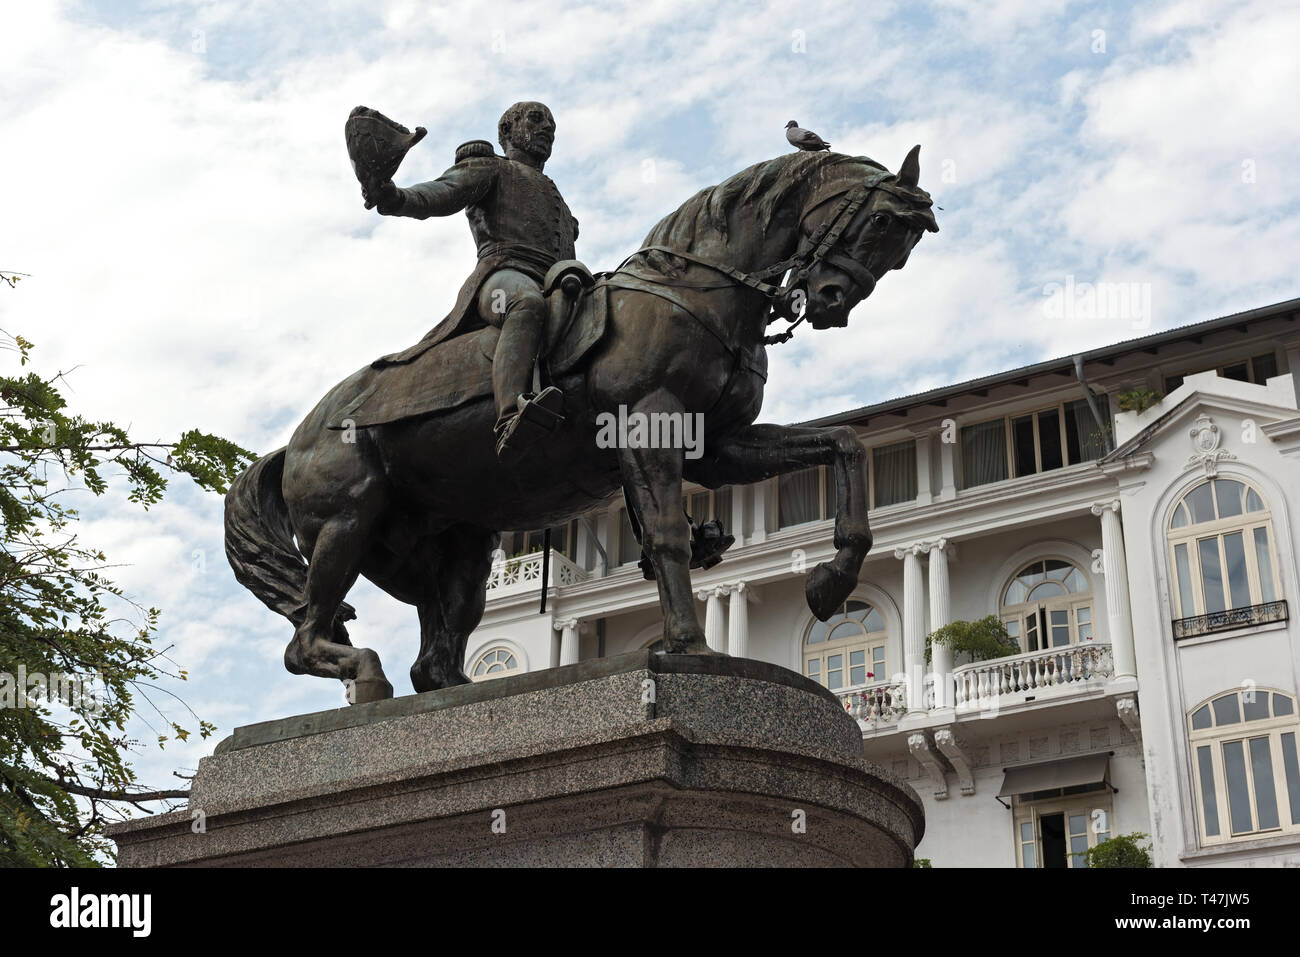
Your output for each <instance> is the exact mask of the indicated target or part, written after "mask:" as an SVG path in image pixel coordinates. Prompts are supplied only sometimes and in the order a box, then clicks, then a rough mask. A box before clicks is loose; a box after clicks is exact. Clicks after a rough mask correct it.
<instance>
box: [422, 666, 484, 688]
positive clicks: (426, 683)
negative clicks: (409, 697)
mask: <svg viewBox="0 0 1300 957" xmlns="http://www.w3.org/2000/svg"><path fill="white" fill-rule="evenodd" d="M471 683H472V682H471V679H470V676H469V675H467V674H465V672H464V671H463V670H461V669H457V670H456V671H453V672H452V673H451V674H445V673H443V672H441V671H432V672H426V671H424V670H423V669H422V668H421V667H420V666H419V665H418V664H417V665H414V666H412V668H411V686H412V687H413V688H415V690H416V691H417V692H418V693H420V694H423V693H424V692H426V691H441V690H442V689H443V688H454V687H455V686H456V685H467V684H471Z"/></svg>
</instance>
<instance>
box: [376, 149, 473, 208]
mask: <svg viewBox="0 0 1300 957" xmlns="http://www.w3.org/2000/svg"><path fill="white" fill-rule="evenodd" d="M495 176H496V168H495V165H494V164H492V163H490V162H488V163H484V162H482V161H481V160H475V159H470V160H465V161H464V162H460V163H457V164H456V165H455V166H453V167H452V168H451V169H449V170H447V172H445V173H443V174H442V175H441V176H439V177H438V178H437V179H435V180H431V181H430V182H428V183H419V184H417V185H415V186H408V187H406V188H405V189H403V188H401V187H398V186H393V187H392V188H391V189H389V188H385V190H384V195H383V197H382V198H381V200H380V202H379V206H378V209H379V212H381V213H383V214H384V215H385V216H411V217H413V218H415V219H428V218H429V217H430V216H450V215H451V214H452V213H458V212H460V211H461V210H462V209H464V208H465V207H466V206H469V205H471V204H473V203H476V202H478V201H479V200H480V199H482V198H483V197H484V196H485V195H487V193H488V191H489V190H490V189H491V188H492V181H493V179H494V178H495Z"/></svg>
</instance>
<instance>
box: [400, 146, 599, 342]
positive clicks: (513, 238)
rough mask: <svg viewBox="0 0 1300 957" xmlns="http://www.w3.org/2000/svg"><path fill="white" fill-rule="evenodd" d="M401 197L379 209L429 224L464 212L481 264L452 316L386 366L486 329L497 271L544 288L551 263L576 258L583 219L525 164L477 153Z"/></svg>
mask: <svg viewBox="0 0 1300 957" xmlns="http://www.w3.org/2000/svg"><path fill="white" fill-rule="evenodd" d="M398 193H399V195H400V197H401V203H400V205H398V204H396V203H395V204H393V206H391V207H390V206H381V207H380V212H382V213H385V214H388V215H396V216H410V217H413V218H415V219H428V218H429V217H430V216H449V215H451V214H453V213H456V212H459V211H460V210H462V209H463V210H465V214H466V216H467V217H468V218H469V229H470V233H471V234H472V235H473V236H474V242H475V244H476V245H477V246H478V265H477V266H476V267H475V269H474V271H473V272H472V273H470V276H469V278H468V279H467V280H465V284H464V285H463V286H461V289H460V294H459V295H458V296H457V297H456V304H455V306H453V307H452V310H451V312H450V313H449V314H448V315H447V317H446V318H445V319H443V320H442V322H440V323H438V325H437V326H435V327H434V328H433V329H432V330H431V331H430V332H429V333H428V334H427V335H426V336H425V337H424V338H423V339H421V340H420V341H419V342H418V343H417V344H416V345H414V346H412V347H411V348H410V349H407V350H405V351H404V352H399V353H396V354H395V355H391V356H385V357H384V358H383V359H382V360H380V362H382V363H383V364H395V363H400V362H407V361H410V360H411V359H413V358H414V357H415V356H417V355H419V354H420V353H422V352H423V351H424V350H426V349H428V348H429V347H431V346H433V345H436V344H437V343H439V342H442V341H443V340H444V339H449V338H451V337H452V336H457V335H460V334H461V333H465V332H470V331H472V330H474V329H479V328H482V326H483V325H484V322H483V320H482V319H481V318H480V317H479V314H478V308H477V305H476V303H477V299H478V293H479V290H480V289H481V288H482V286H483V283H484V282H485V281H486V280H487V278H488V277H489V276H491V275H492V273H494V272H496V271H497V270H498V269H506V268H509V269H517V270H519V271H520V272H523V273H525V274H527V275H529V276H532V277H533V278H535V279H536V280H537V282H538V283H539V284H540V283H541V281H542V279H543V277H544V276H545V275H546V270H547V269H549V268H550V267H551V266H552V265H553V264H555V263H556V262H558V261H560V260H562V259H573V258H575V257H576V252H575V250H574V243H575V242H576V240H577V238H578V221H577V219H575V218H574V216H573V214H572V213H571V212H569V207H568V205H566V204H565V202H564V198H563V197H562V196H561V195H560V191H559V190H558V189H557V188H556V186H555V183H554V182H553V181H552V180H551V178H550V177H549V176H547V175H546V174H545V173H543V172H542V171H541V170H538V169H534V168H533V167H531V166H529V165H527V164H526V163H520V162H518V161H516V160H512V159H508V158H506V157H504V156H474V157H470V158H468V159H465V160H462V161H461V162H459V163H457V164H456V165H455V166H453V167H452V168H451V169H449V170H447V172H445V173H443V174H442V175H441V176H439V177H438V178H437V179H435V180H432V181H431V182H428V183H420V184H419V185H416V186H411V187H408V188H406V189H399V190H398Z"/></svg>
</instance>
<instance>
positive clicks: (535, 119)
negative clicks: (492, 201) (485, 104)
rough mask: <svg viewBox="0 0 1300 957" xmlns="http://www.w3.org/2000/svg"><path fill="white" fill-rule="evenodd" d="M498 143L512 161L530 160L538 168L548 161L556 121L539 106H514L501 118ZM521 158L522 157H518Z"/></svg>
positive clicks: (530, 104) (528, 104)
mask: <svg viewBox="0 0 1300 957" xmlns="http://www.w3.org/2000/svg"><path fill="white" fill-rule="evenodd" d="M497 139H498V140H499V141H500V142H501V148H502V149H503V150H505V153H506V155H507V156H511V154H512V152H513V153H514V154H515V155H514V156H511V158H512V159H525V158H527V159H531V160H532V161H533V162H535V163H536V164H537V165H538V166H541V164H543V163H545V162H546V161H547V160H548V159H550V158H551V145H552V144H553V143H554V142H555V117H553V116H551V111H550V110H548V109H547V108H546V106H545V105H544V104H542V103H534V102H532V101H526V102H523V103H516V104H515V105H514V106H512V107H510V108H509V109H508V110H506V111H505V112H504V113H502V114H501V120H500V122H498V123H497ZM520 154H522V155H520Z"/></svg>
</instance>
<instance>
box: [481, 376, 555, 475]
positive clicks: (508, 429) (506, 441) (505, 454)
mask: <svg viewBox="0 0 1300 957" xmlns="http://www.w3.org/2000/svg"><path fill="white" fill-rule="evenodd" d="M563 408H564V393H563V392H561V391H560V390H559V389H557V388H556V387H555V386H547V387H546V388H545V389H543V390H542V391H541V392H539V393H538V394H537V395H535V396H533V397H532V398H528V397H527V396H522V395H521V396H520V397H519V411H518V412H515V413H514V414H512V415H510V416H509V417H508V418H505V419H502V420H500V421H499V422H498V423H497V425H496V432H497V459H498V460H500V461H501V462H502V463H503V464H506V465H509V464H511V463H513V462H514V461H516V460H517V459H518V458H519V457H520V456H521V455H523V453H524V452H526V451H527V450H528V449H529V448H531V447H532V446H533V445H535V444H536V443H537V442H538V441H539V440H541V439H543V438H545V437H546V436H547V435H549V434H550V433H552V432H554V431H555V430H556V429H557V428H559V426H560V423H561V422H563V421H564V416H563V415H561V414H560V413H561V410H562V409H563Z"/></svg>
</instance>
